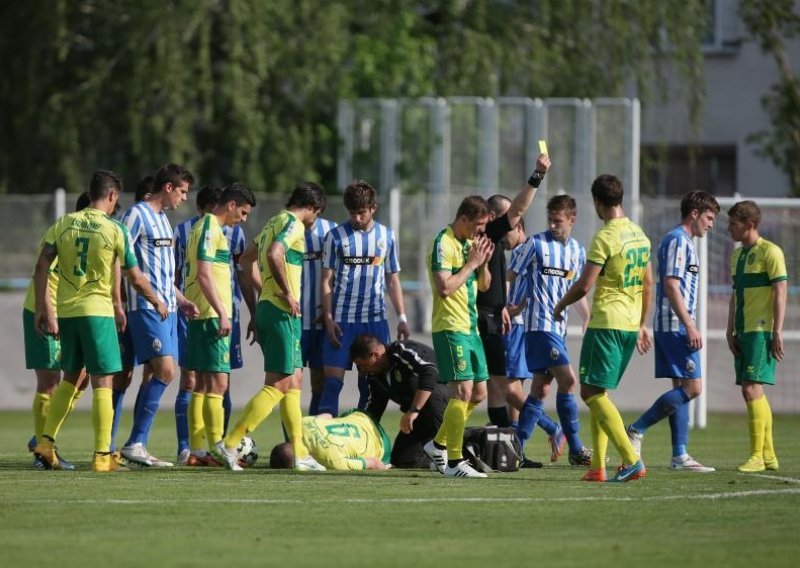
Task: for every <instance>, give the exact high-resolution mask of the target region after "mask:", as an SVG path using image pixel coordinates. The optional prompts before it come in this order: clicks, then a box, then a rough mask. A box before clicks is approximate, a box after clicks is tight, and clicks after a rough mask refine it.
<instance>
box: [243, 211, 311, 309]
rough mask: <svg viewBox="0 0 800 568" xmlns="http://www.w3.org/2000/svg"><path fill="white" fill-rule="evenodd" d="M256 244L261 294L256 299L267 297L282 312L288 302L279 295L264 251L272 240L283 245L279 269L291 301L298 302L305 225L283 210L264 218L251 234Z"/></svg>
mask: <svg viewBox="0 0 800 568" xmlns="http://www.w3.org/2000/svg"><path fill="white" fill-rule="evenodd" d="M255 243H256V245H258V269H259V271H260V272H261V296H259V298H258V300H259V301H264V300H266V301H268V302H270V303H272V304H273V305H275V306H276V307H278V308H280V309H281V310H283V311H284V312H291V309H290V308H289V303H288V302H287V301H286V299H285V298H283V296H282V295H281V294H282V292H281V289H280V287H279V286H278V284H277V283H276V282H275V278H274V277H273V276H272V271H271V270H270V268H269V264H268V263H267V251H269V247H270V246H271V245H272V243H281V245H283V250H284V255H283V269H284V271H285V272H286V279H287V280H288V284H289V291H290V292H291V293H292V297H293V298H294V299H295V301H297V302H300V285H301V283H302V279H303V257H304V256H305V253H306V229H305V227H304V226H303V223H301V222H300V220H299V219H298V218H297V217H295V215H294V214H293V213H292V212H290V211H287V210H285V209H284V210H283V211H281V212H280V213H278V214H277V215H275V216H274V217H273V218H272V219H270V220H269V221H267V224H266V225H264V228H263V229H261V233H259V235H258V236H257V237H256V238H255Z"/></svg>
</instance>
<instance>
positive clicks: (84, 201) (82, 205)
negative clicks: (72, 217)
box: [75, 191, 92, 211]
mask: <svg viewBox="0 0 800 568" xmlns="http://www.w3.org/2000/svg"><path fill="white" fill-rule="evenodd" d="M91 203H92V200H91V198H90V197H89V192H88V191H84V192H83V193H81V194H80V195H79V196H78V199H77V200H76V201H75V211H83V210H84V209H86V208H87V207H89V205H90V204H91Z"/></svg>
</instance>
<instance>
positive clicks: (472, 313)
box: [428, 225, 478, 333]
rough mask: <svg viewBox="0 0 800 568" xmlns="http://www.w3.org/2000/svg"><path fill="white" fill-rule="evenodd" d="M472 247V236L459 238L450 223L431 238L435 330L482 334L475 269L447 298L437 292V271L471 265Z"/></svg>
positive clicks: (430, 274)
mask: <svg viewBox="0 0 800 568" xmlns="http://www.w3.org/2000/svg"><path fill="white" fill-rule="evenodd" d="M471 246H472V240H471V239H464V240H463V241H462V240H459V239H457V238H456V236H455V234H454V233H453V227H451V226H450V225H448V226H447V227H446V228H445V229H444V230H442V231H441V232H440V233H439V234H438V235H436V238H434V239H433V241H431V245H430V248H429V249H428V278H429V279H430V284H431V291H432V292H433V320H432V322H431V323H432V328H431V329H432V331H434V332H437V331H457V332H460V333H473V332H474V333H478V308H477V306H476V304H475V298H476V297H477V293H478V278H477V276H476V275H475V272H473V273H472V274H470V275H469V277H468V278H467V280H466V282H464V284H463V285H462V286H461V287H460V288H458V290H456V291H455V292H453V293H452V294H450V296H448V297H447V298H442V297H441V296H440V295H439V292H437V289H436V283H435V282H434V274H435V273H436V272H450V273H452V274H457V273H458V272H459V271H460V270H462V269H463V268H464V265H466V264H467V256H468V254H469V249H470V247H471Z"/></svg>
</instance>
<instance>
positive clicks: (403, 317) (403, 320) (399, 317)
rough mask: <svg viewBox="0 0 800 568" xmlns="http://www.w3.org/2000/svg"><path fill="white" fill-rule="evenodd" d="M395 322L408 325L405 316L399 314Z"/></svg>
mask: <svg viewBox="0 0 800 568" xmlns="http://www.w3.org/2000/svg"><path fill="white" fill-rule="evenodd" d="M397 321H399V322H400V323H408V318H407V317H406V314H400V315H398V316H397Z"/></svg>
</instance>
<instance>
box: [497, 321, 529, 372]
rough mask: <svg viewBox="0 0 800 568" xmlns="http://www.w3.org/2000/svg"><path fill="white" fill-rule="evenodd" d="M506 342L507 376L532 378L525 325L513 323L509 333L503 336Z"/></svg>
mask: <svg viewBox="0 0 800 568" xmlns="http://www.w3.org/2000/svg"><path fill="white" fill-rule="evenodd" d="M503 342H504V343H505V344H506V377H507V378H509V379H530V378H531V372H530V370H529V369H528V359H527V358H526V357H525V326H524V325H520V324H513V325H512V326H511V331H509V332H508V335H504V336H503Z"/></svg>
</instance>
